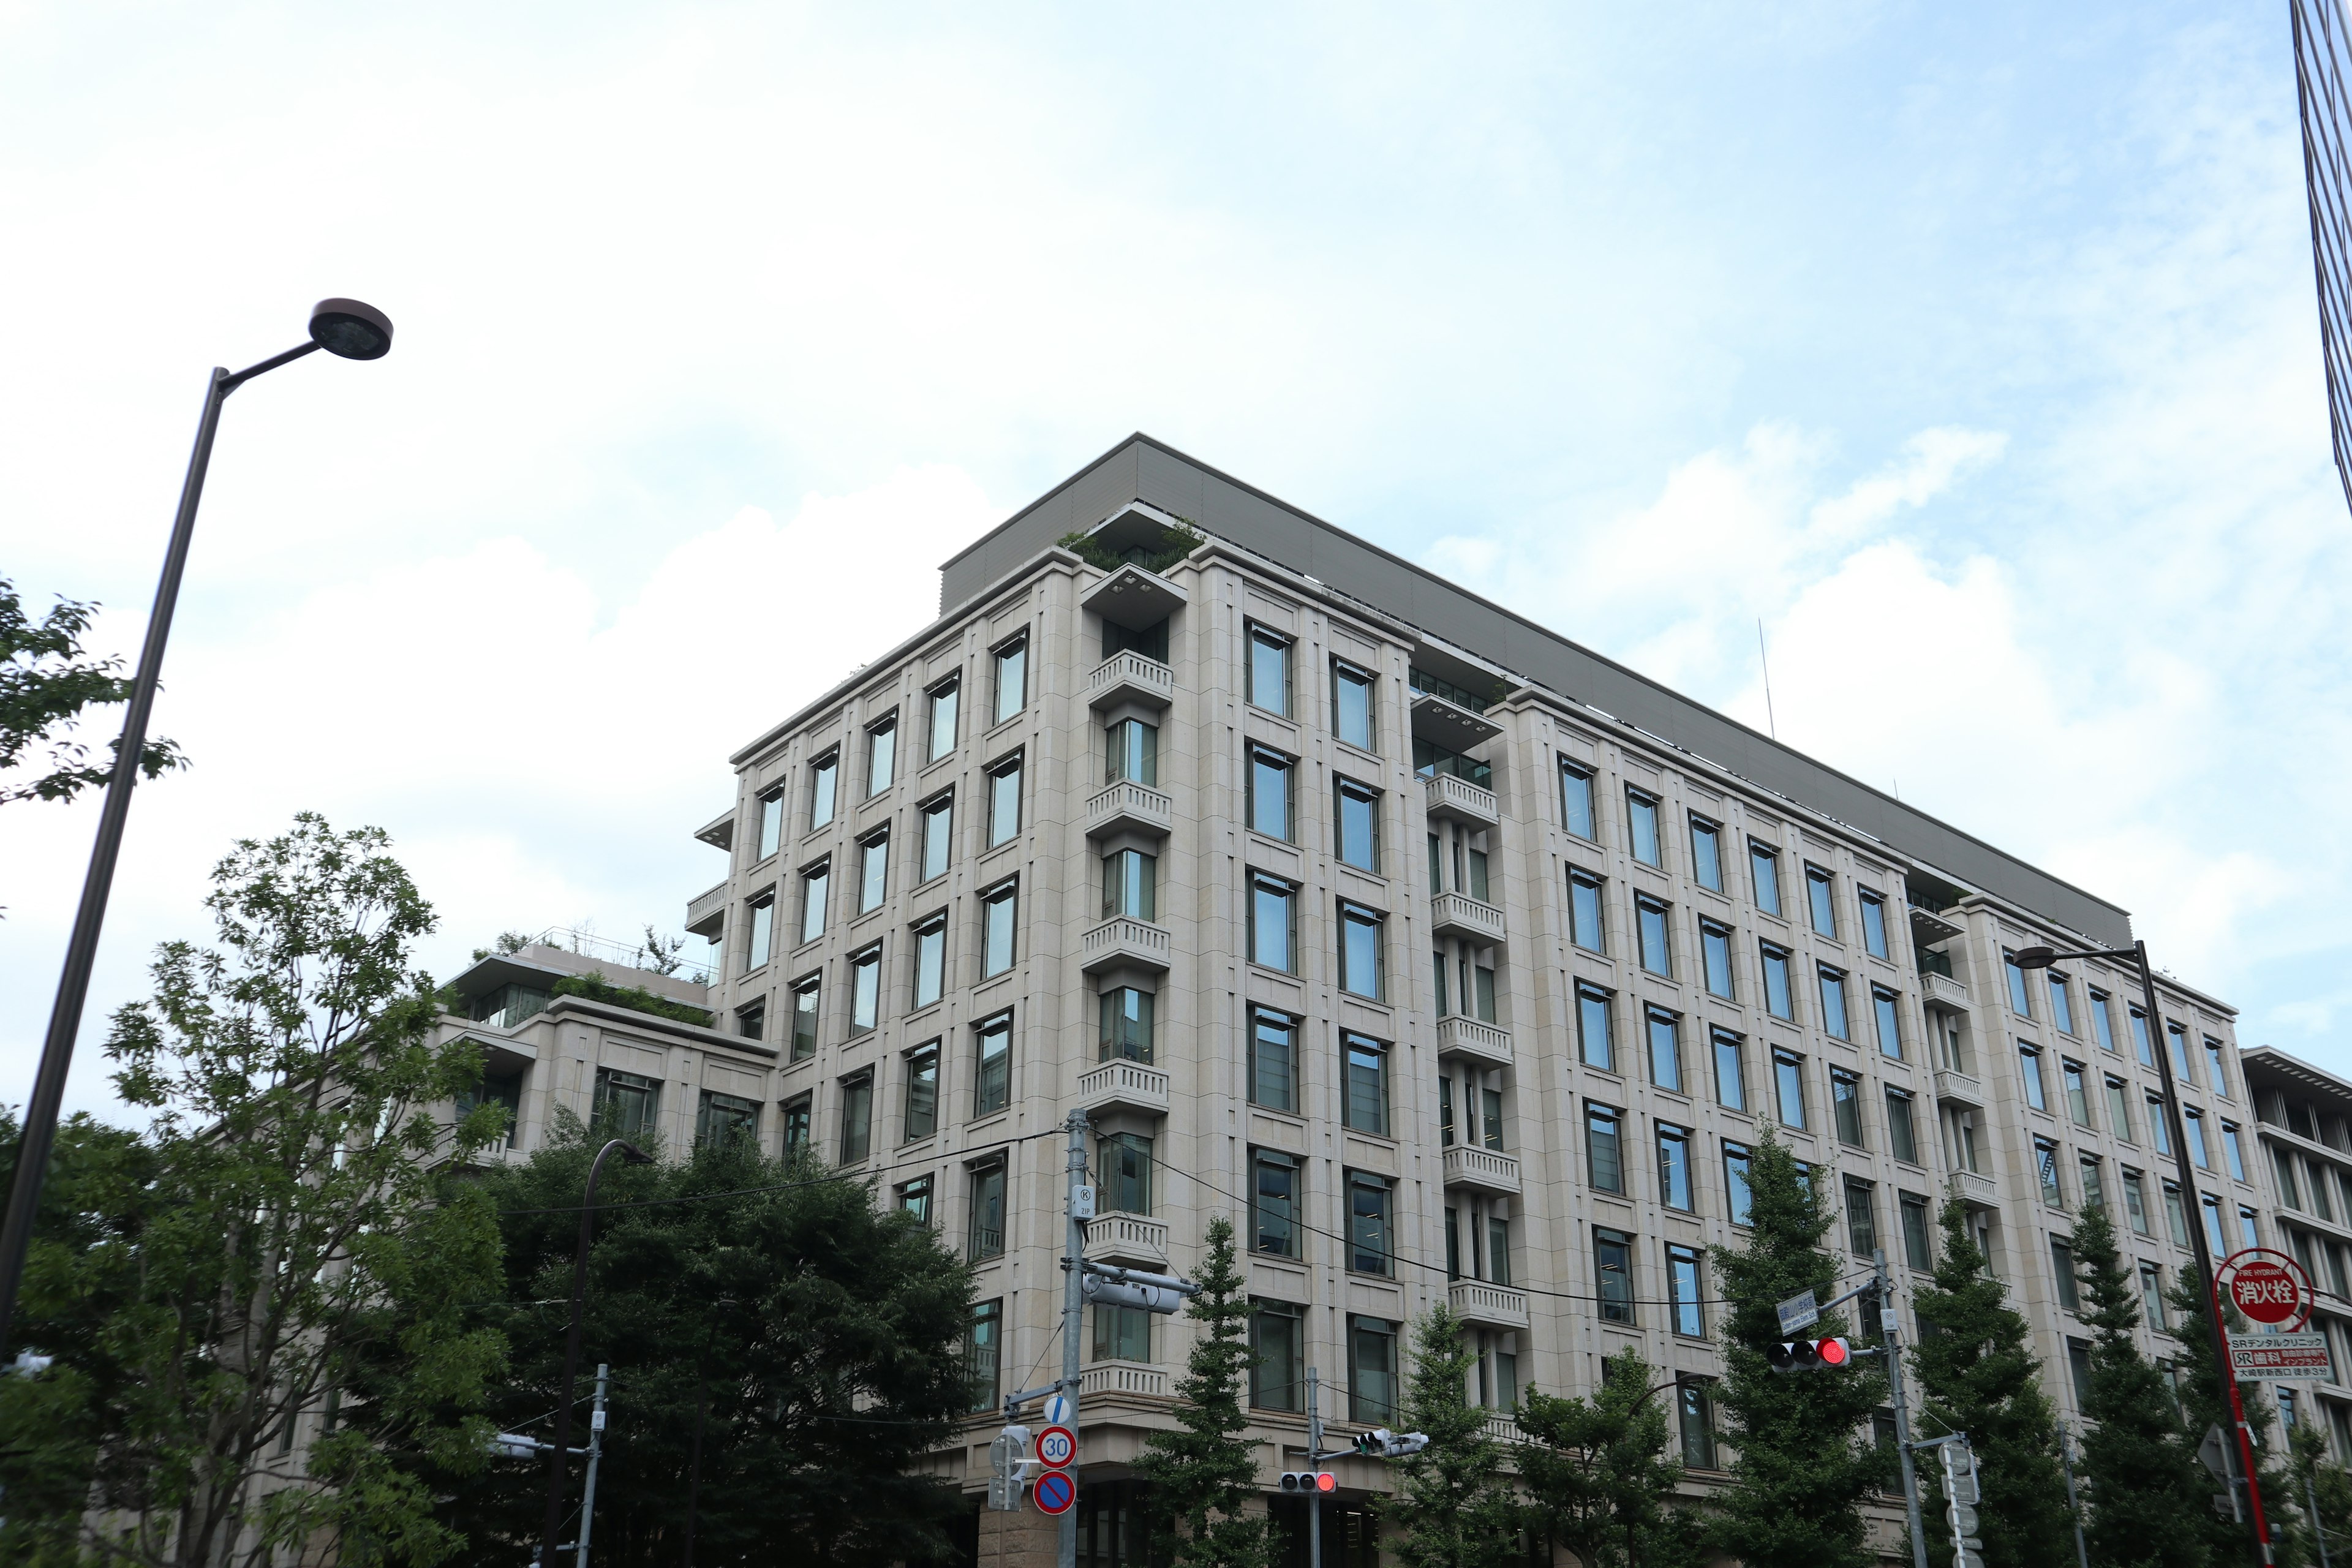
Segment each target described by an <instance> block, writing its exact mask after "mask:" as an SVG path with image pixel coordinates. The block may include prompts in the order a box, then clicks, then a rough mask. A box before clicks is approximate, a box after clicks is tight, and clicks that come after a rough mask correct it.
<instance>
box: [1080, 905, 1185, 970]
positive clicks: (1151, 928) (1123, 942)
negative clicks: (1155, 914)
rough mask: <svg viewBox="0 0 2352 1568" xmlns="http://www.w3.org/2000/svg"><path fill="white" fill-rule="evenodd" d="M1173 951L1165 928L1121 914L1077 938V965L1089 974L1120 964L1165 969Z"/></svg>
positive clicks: (1137, 967)
mask: <svg viewBox="0 0 2352 1568" xmlns="http://www.w3.org/2000/svg"><path fill="white" fill-rule="evenodd" d="M1170 950H1171V943H1170V942H1169V938H1168V932H1167V931H1166V930H1165V929H1164V928H1162V927H1160V926H1155V925H1146V924H1145V923H1144V922H1143V921H1139V920H1134V919H1131V918H1130V917H1129V916H1126V915H1121V916H1119V917H1118V919H1116V920H1108V921H1103V923H1102V924H1100V925H1098V926H1097V927H1095V929H1094V930H1092V931H1088V932H1087V934H1086V935H1084V936H1082V937H1080V938H1079V939H1078V966H1079V967H1080V968H1081V969H1083V970H1085V971H1086V972H1087V973H1088V974H1097V973H1101V972H1102V971H1104V970H1106V969H1117V968H1118V967H1120V966H1121V965H1127V966H1129V967H1132V968H1136V969H1157V970H1163V971H1164V970H1165V969H1166V968H1167V967H1168V955H1169V952H1170Z"/></svg>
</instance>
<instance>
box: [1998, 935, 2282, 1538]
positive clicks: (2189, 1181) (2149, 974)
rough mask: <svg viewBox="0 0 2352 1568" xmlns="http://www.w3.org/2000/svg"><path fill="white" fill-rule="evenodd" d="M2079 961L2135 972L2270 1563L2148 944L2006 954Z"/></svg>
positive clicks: (2210, 1325) (2219, 1358)
mask: <svg viewBox="0 0 2352 1568" xmlns="http://www.w3.org/2000/svg"><path fill="white" fill-rule="evenodd" d="M2079 958H2101V959H2105V960H2107V961H2108V962H2109V963H2128V964H2131V965H2132V966H2133V967H2134V968H2136V969H2137V970H2138V971H2139V994H2140V1002H2141V1007H2142V1010H2143V1011H2144V1012H2145V1013H2146V1014H2147V1050H2148V1055H2150V1056H2152V1057H2154V1058H2156V1075H2157V1077H2158V1079H2159V1080H2161V1081H2162V1083H2163V1085H2164V1125H2165V1129H2166V1131H2167V1133H2168V1135H2169V1136H2170V1138H2171V1140H2172V1168H2173V1172H2174V1173H2175V1175H2176V1177H2177V1178H2178V1180H2179V1185H2180V1201H2181V1205H2182V1215H2183V1218H2184V1219H2185V1220H2186V1222H2187V1224H2188V1227H2189V1247H2190V1249H2191V1250H2193V1251H2194V1252H2195V1253H2196V1255H2197V1272H2198V1275H2199V1282H2200V1285H2201V1286H2202V1289H2203V1294H2204V1298H2205V1327H2206V1331H2208V1332H2209V1333H2210V1334H2211V1336H2212V1339H2213V1363H2214V1365H2215V1366H2216V1367H2218V1368H2219V1369H2220V1371H2221V1386H2222V1387H2223V1388H2225V1389H2227V1390H2228V1391H2229V1394H2230V1418H2231V1422H2232V1423H2233V1424H2234V1425H2235V1426H2236V1427H2237V1432H2238V1454H2239V1458H2241V1459H2242V1460H2243V1461H2244V1464H2245V1473H2246V1494H2247V1495H2248V1496H2249V1497H2251V1498H2252V1500H2253V1504H2254V1509H2253V1513H2254V1540H2255V1542H2256V1543H2257V1544H2258V1545H2259V1546H2260V1547H2261V1548H2262V1550H2263V1561H2265V1562H2267V1561H2269V1556H2270V1539H2271V1527H2270V1523H2269V1521H2267V1520H2266V1519H2264V1518H2263V1493H2262V1488H2261V1487H2259V1486H2257V1485H2256V1484H2255V1482H2254V1475H2255V1470H2254V1445H2253V1438H2252V1435H2251V1433H2250V1429H2249V1428H2248V1427H2247V1426H2246V1407H2245V1405H2244V1403H2243V1402H2242V1400H2241V1399H2240V1398H2239V1397H2238V1373H2237V1369H2236V1368H2234V1367H2232V1366H2231V1364H2230V1335H2229V1331H2228V1330H2227V1328H2226V1327H2225V1326H2224V1325H2223V1323H2222V1321H2221V1294H2220V1292H2219V1291H2217V1290H2216V1289H2214V1288H2213V1280H2214V1272H2213V1246H2212V1243H2211V1241H2210V1240H2209V1239H2208V1238H2207V1237H2206V1235H2205V1216H2204V1214H2203V1213H2202V1210H2203V1208H2204V1194H2203V1193H2201V1192H2200V1191H2199V1190H2198V1186H2197V1177H2196V1175H2195V1173H2193V1172H2191V1171H2190V1169H2189V1135H2188V1130H2187V1128H2186V1127H2184V1126H2183V1125H2182V1123H2181V1120H2180V1091H2179V1086H2178V1085H2177V1084H2176V1083H2175V1082H2174V1080H2173V1077H2172V1051H2171V1048H2170V1042H2169V1041H2168V1040H2166V1039H2163V1038H2160V1037H2159V1031H2161V1030H2162V1029H2163V1027H2164V1009H2163V1007H2162V1006H2161V1005H2159V1004H2158V1001H2157V997H2156V971H2155V970H2154V969H2153V968H2151V967H2150V966H2149V964H2148V962H2147V942H2133V943H2132V944H2131V945H2130V946H2129V947H2126V948H2116V949H2113V950H2109V949H2105V948H2099V949H2093V950H2090V951H2088V952H2058V951H2057V950H2056V949H2054V948H2051V947H2046V946H2037V947H2021V948H2019V949H2018V950H2017V951H2016V952H2013V953H2011V954H2010V961H2011V963H2015V964H2016V965H2017V967H2018V968H2020V969H2047V968H2049V967H2050V966H2051V965H2052V964H2053V963H2061V962H2063V961H2068V960H2073V959H2079Z"/></svg>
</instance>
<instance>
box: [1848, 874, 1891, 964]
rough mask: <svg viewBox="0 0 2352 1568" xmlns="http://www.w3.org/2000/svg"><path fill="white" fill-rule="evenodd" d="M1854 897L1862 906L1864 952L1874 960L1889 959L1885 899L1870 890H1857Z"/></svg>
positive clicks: (1854, 891)
mask: <svg viewBox="0 0 2352 1568" xmlns="http://www.w3.org/2000/svg"><path fill="white" fill-rule="evenodd" d="M1853 896H1854V900H1855V901H1856V902H1857V903H1859V904H1860V905H1861V906H1862V948H1863V951H1864V952H1867V953H1869V954H1870V956H1871V957H1873V958H1885V957H1887V956H1888V949H1887V946H1886V900H1885V897H1884V896H1882V895H1881V894H1879V893H1877V892H1875V891H1874V890H1872V889H1868V888H1856V889H1854V890H1853Z"/></svg>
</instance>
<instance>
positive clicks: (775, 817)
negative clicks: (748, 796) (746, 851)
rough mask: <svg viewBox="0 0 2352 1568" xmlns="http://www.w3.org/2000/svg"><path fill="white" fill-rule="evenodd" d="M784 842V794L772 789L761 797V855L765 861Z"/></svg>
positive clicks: (779, 790)
mask: <svg viewBox="0 0 2352 1568" xmlns="http://www.w3.org/2000/svg"><path fill="white" fill-rule="evenodd" d="M783 841H784V792H783V791H782V790H781V789H772V790H770V791H769V792H768V793H767V794H765V795H761V797H760V854H759V858H761V859H762V860H765V859H766V858H768V857H769V856H771V855H773V854H774V853H775V852H776V849H777V847H778V846H780V845H782V843H783Z"/></svg>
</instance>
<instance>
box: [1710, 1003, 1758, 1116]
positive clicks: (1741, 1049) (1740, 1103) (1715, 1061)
mask: <svg viewBox="0 0 2352 1568" xmlns="http://www.w3.org/2000/svg"><path fill="white" fill-rule="evenodd" d="M1707 1047H1708V1056H1709V1057H1710V1058H1711V1065H1712V1066H1713V1068H1714V1076H1715V1102H1716V1103H1717V1105H1720V1106H1722V1107H1724V1108H1725V1109H1726V1110H1737V1111H1740V1112H1742V1113H1746V1112H1747V1111H1748V1040H1747V1037H1745V1036H1743V1035H1741V1034H1739V1033H1738V1031H1736V1030H1732V1029H1727V1028H1725V1027H1724V1026H1722V1025H1720V1024H1712V1025H1709V1026H1707ZM1727 1052H1728V1058H1727V1055H1726V1053H1727ZM1726 1059H1728V1060H1729V1061H1730V1063H1731V1075H1732V1076H1731V1081H1732V1086H1733V1089H1734V1090H1735V1091H1736V1094H1737V1098H1736V1099H1731V1100H1726V1099H1725V1098H1724V1095H1723V1064H1724V1062H1725V1060H1726Z"/></svg>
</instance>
